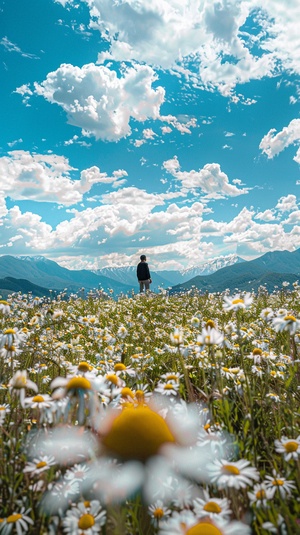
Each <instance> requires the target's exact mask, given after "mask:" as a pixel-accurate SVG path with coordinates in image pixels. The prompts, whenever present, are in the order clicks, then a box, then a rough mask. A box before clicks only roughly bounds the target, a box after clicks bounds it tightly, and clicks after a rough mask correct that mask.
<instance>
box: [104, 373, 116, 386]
mask: <svg viewBox="0 0 300 535" xmlns="http://www.w3.org/2000/svg"><path fill="white" fill-rule="evenodd" d="M105 379H106V380H107V381H109V382H110V383H112V384H113V385H117V384H118V376H117V375H116V374H115V373H109V374H107V376H106V377H105Z"/></svg>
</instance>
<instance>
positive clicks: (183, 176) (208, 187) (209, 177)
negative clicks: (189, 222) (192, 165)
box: [163, 156, 248, 199]
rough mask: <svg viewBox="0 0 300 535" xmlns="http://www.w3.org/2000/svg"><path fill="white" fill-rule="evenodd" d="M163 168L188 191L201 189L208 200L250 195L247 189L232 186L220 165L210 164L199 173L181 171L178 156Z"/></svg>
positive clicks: (165, 163)
mask: <svg viewBox="0 0 300 535" xmlns="http://www.w3.org/2000/svg"><path fill="white" fill-rule="evenodd" d="M163 167H164V168H165V169H166V171H168V172H169V173H171V175H173V176H174V177H175V178H176V179H177V180H179V181H180V182H181V184H182V187H183V188H186V189H188V190H194V189H196V190H197V189H200V190H201V191H202V192H203V193H206V194H207V198H210V199H218V198H220V197H224V196H229V197H235V196H237V195H242V194H245V193H248V189H247V188H243V189H239V188H237V187H236V186H235V185H233V184H230V183H229V180H228V176H227V175H226V173H224V172H223V171H221V167H220V165H219V164H218V163H208V164H206V165H205V166H204V167H203V168H202V169H199V170H198V171H195V170H191V171H180V164H179V161H178V158H177V156H175V157H174V158H172V159H170V160H166V161H165V162H163Z"/></svg>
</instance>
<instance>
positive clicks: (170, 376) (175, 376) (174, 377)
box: [167, 373, 178, 381]
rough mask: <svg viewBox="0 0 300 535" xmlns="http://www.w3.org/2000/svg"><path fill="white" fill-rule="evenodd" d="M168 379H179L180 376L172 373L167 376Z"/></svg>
mask: <svg viewBox="0 0 300 535" xmlns="http://www.w3.org/2000/svg"><path fill="white" fill-rule="evenodd" d="M167 381H178V377H177V375H173V374H172V373H170V375H168V376H167Z"/></svg>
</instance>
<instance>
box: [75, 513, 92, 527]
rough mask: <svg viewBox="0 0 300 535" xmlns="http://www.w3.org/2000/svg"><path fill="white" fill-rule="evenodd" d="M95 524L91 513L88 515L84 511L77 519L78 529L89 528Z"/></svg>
mask: <svg viewBox="0 0 300 535" xmlns="http://www.w3.org/2000/svg"><path fill="white" fill-rule="evenodd" d="M94 525H95V519H94V517H93V516H92V515H89V514H88V513H86V514H85V515H82V516H81V517H80V518H79V520H78V528H79V529H83V530H86V529H90V528H91V527H93V526H94Z"/></svg>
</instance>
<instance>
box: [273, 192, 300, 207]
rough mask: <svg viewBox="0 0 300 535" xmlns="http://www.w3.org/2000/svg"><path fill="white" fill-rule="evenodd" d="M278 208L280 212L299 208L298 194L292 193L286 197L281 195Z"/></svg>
mask: <svg viewBox="0 0 300 535" xmlns="http://www.w3.org/2000/svg"><path fill="white" fill-rule="evenodd" d="M276 208H277V209H278V210H280V212H290V211H291V210H297V209H298V205H297V198H296V195H292V194H291V193H290V194H289V195H286V196H284V197H281V198H280V199H279V201H278V203H277V204H276Z"/></svg>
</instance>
